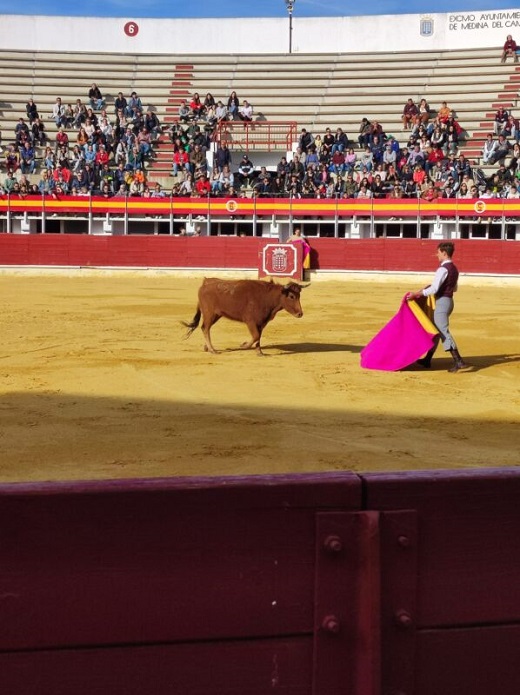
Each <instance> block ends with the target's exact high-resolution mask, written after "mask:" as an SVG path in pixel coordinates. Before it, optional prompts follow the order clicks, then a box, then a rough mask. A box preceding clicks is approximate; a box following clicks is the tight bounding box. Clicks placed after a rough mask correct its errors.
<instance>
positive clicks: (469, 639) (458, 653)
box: [414, 625, 520, 695]
mask: <svg viewBox="0 0 520 695" xmlns="http://www.w3.org/2000/svg"><path fill="white" fill-rule="evenodd" d="M519 654H520V626H519V625H503V626H500V627H489V628H478V627H476V628H466V629H458V630H428V631H425V632H420V633H419V634H418V635H417V676H416V687H415V690H414V692H415V693H418V695H439V694H440V693H442V695H462V693H468V695H469V694H471V695H490V694H492V693H496V695H518V693H520V668H519V667H518V656H519Z"/></svg>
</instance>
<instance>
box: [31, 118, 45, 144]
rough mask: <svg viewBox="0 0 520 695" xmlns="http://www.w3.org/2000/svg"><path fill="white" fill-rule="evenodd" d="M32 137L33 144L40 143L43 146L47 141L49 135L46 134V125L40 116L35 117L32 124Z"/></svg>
mask: <svg viewBox="0 0 520 695" xmlns="http://www.w3.org/2000/svg"><path fill="white" fill-rule="evenodd" d="M31 139H32V142H33V145H40V147H43V146H44V145H45V143H46V142H47V135H46V134H45V125H44V123H43V121H41V120H40V119H39V118H35V120H34V121H33V124H32V126H31Z"/></svg>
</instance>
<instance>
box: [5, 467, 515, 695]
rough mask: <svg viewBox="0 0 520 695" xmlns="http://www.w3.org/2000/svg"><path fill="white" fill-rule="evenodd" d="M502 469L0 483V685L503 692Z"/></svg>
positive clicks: (507, 658) (506, 481) (506, 615)
mask: <svg viewBox="0 0 520 695" xmlns="http://www.w3.org/2000/svg"><path fill="white" fill-rule="evenodd" d="M519 527H520V469H516V468H511V469H493V470H483V469H478V470H474V471H468V470H467V471H455V472H453V471H434V472H424V471H422V472H419V473H392V474H367V475H363V476H358V475H355V474H352V473H349V472H345V473H330V474H326V475H319V474H308V475H300V476H298V475H295V476H255V477H249V478H246V477H244V478H238V477H237V478H214V479H200V478H199V479H195V478H192V479H189V478H187V479H182V478H180V479H164V480H127V481H102V482H71V483H43V484H21V485H16V484H14V485H1V486H0V528H1V529H2V533H1V539H0V624H1V625H2V630H1V631H0V692H1V693H2V694H3V693H6V695H7V694H9V695H10V694H13V695H35V694H36V693H52V695H71V693H74V695H92V694H93V693H100V694H103V695H104V694H105V693H110V695H143V693H150V695H152V694H153V695H170V694H171V693H179V694H182V695H202V693H204V695H222V694H223V693H226V694H227V695H244V694H245V693H247V694H248V695H265V693H268V692H273V693H275V692H280V693H287V694H289V693H291V694H292V693H294V695H345V694H346V693H348V695H390V694H394V695H395V694H396V693H406V695H441V694H442V695H462V694H464V695H465V694H466V693H468V695H469V694H471V695H489V694H490V693H495V692H496V693H500V695H518V693H519V692H520V669H519V668H518V654H519V653H520V602H519V601H518V587H519V586H520V536H519V534H518V529H519Z"/></svg>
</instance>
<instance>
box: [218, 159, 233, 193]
mask: <svg viewBox="0 0 520 695" xmlns="http://www.w3.org/2000/svg"><path fill="white" fill-rule="evenodd" d="M234 185H235V177H234V175H233V173H232V172H231V169H230V168H229V166H228V165H227V164H225V165H224V167H223V169H222V171H221V172H220V175H219V192H220V193H222V194H223V195H228V194H229V191H230V189H232V188H233V187H234Z"/></svg>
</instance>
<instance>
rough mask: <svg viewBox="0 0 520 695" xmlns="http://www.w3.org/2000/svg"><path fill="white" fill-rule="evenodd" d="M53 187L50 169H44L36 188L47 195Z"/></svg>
mask: <svg viewBox="0 0 520 695" xmlns="http://www.w3.org/2000/svg"><path fill="white" fill-rule="evenodd" d="M53 189H54V179H53V178H52V170H49V169H44V170H43V171H42V174H41V178H40V181H39V182H38V190H39V191H40V193H41V194H42V195H49V194H50V193H52V191H53Z"/></svg>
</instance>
